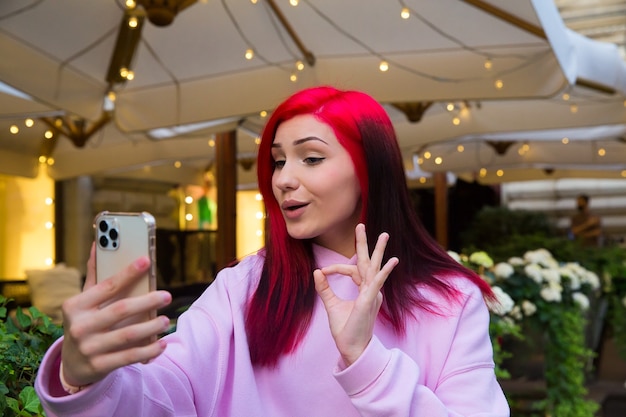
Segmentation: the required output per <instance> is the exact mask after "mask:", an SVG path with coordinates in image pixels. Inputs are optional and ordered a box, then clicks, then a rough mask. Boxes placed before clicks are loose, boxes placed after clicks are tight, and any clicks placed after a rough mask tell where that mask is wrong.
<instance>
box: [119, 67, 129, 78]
mask: <svg viewBox="0 0 626 417" xmlns="http://www.w3.org/2000/svg"><path fill="white" fill-rule="evenodd" d="M120 75H121V76H122V78H126V77H128V68H126V67H123V68H120Z"/></svg>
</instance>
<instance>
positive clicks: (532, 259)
mask: <svg viewBox="0 0 626 417" xmlns="http://www.w3.org/2000/svg"><path fill="white" fill-rule="evenodd" d="M524 260H526V261H527V262H528V263H532V264H539V265H543V266H545V267H554V266H555V265H556V264H557V262H556V261H555V260H554V258H553V257H552V254H551V253H550V252H548V250H546V249H537V250H532V251H528V252H526V253H525V254H524Z"/></svg>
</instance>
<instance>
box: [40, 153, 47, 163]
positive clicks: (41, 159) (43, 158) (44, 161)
mask: <svg viewBox="0 0 626 417" xmlns="http://www.w3.org/2000/svg"><path fill="white" fill-rule="evenodd" d="M47 159H48V158H46V156H45V155H41V156H39V162H40V163H42V164H45V163H46V160H47Z"/></svg>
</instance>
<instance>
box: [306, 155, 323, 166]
mask: <svg viewBox="0 0 626 417" xmlns="http://www.w3.org/2000/svg"><path fill="white" fill-rule="evenodd" d="M324 159H325V158H320V157H315V156H309V157H308V158H304V163H305V164H307V165H317V164H319V163H321V162H322V161H323V160H324Z"/></svg>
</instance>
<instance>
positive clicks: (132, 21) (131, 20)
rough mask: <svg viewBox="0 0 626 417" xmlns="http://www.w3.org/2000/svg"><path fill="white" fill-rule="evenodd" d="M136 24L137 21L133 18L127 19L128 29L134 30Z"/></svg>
mask: <svg viewBox="0 0 626 417" xmlns="http://www.w3.org/2000/svg"><path fill="white" fill-rule="evenodd" d="M138 24H139V21H138V20H137V18H136V17H135V16H133V17H131V18H130V19H128V27H130V28H132V29H135V28H136V27H137V25H138Z"/></svg>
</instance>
